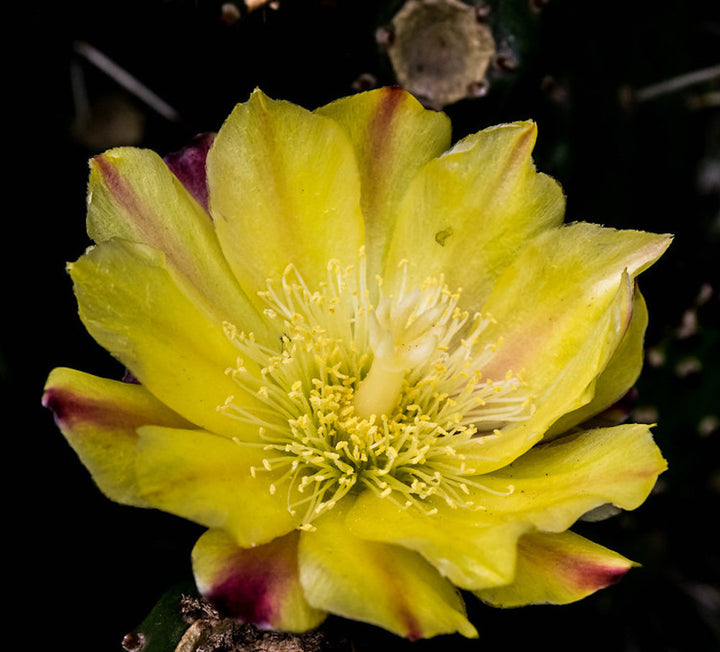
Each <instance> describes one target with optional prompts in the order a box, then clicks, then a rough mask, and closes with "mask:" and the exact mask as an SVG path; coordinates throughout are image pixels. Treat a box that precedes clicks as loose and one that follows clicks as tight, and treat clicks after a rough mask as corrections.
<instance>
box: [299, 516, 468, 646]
mask: <svg viewBox="0 0 720 652" xmlns="http://www.w3.org/2000/svg"><path fill="white" fill-rule="evenodd" d="M343 511H344V510H343V509H342V507H341V505H338V506H337V507H335V508H333V509H332V510H331V511H330V512H329V513H328V514H326V515H325V516H324V517H321V518H320V519H318V520H316V521H315V522H314V524H315V525H316V526H317V529H316V530H315V531H313V532H303V533H302V534H301V537H300V548H299V550H300V556H299V559H300V581H301V583H302V586H303V589H304V590H305V595H306V597H307V599H308V601H309V602H310V604H312V605H313V606H315V607H316V608H318V609H322V610H325V611H328V612H331V613H334V614H337V615H340V616H343V617H346V618H352V619H354V620H360V621H363V622H368V623H372V624H374V625H379V626H380V627H384V628H385V629H387V630H389V631H391V632H394V633H395V634H398V635H399V636H405V637H407V638H410V639H413V640H416V639H420V638H430V637H431V636H435V635H438V634H450V633H454V632H459V633H461V634H462V635H463V636H468V637H474V636H477V632H476V631H475V628H474V627H473V626H472V625H471V624H470V622H469V621H468V620H467V618H466V617H465V606H464V603H463V601H462V598H461V597H460V595H459V594H458V593H457V591H456V590H455V588H454V587H453V586H452V584H450V583H449V582H448V581H447V580H446V579H444V578H442V577H441V576H440V574H439V573H438V572H437V571H436V570H435V569H434V568H433V567H432V566H431V565H430V564H428V563H427V562H426V561H425V560H424V559H423V558H422V557H421V556H420V555H419V554H417V553H416V552H413V551H412V550H407V549H405V548H402V547H399V546H392V545H388V544H384V543H377V542H374V541H367V540H363V539H361V538H358V537H356V536H353V534H351V533H350V532H349V531H348V529H347V526H346V524H345V519H344V513H343Z"/></svg>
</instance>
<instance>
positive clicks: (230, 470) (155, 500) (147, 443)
mask: <svg viewBox="0 0 720 652" xmlns="http://www.w3.org/2000/svg"><path fill="white" fill-rule="evenodd" d="M266 456H267V453H266V452H265V451H264V449H263V446H255V445H250V444H241V443H238V442H236V441H233V440H232V439H228V438H227V437H221V436H218V435H214V434H212V433H210V432H207V431H204V430H181V429H173V428H161V427H155V426H147V427H143V428H139V429H138V445H137V463H136V473H137V482H138V487H139V493H140V495H141V496H142V497H143V498H145V499H146V500H147V501H148V502H149V503H151V504H152V505H154V506H155V507H157V508H159V509H162V510H164V511H166V512H170V513H171V514H176V515H177V516H182V517H183V518H187V519H189V520H191V521H195V522H196V523H200V524H201V525H205V526H206V527H210V528H218V529H222V530H224V531H226V532H227V533H229V534H230V535H231V536H232V537H233V539H234V540H235V542H236V543H237V545H239V546H243V547H251V546H255V545H259V544H261V543H266V542H267V541H270V540H271V539H274V538H275V537H278V536H282V535H284V534H287V533H288V532H290V531H291V530H293V529H295V528H296V527H297V526H298V525H299V524H300V521H299V519H297V518H295V517H294V516H292V515H291V513H290V511H289V509H288V497H287V495H285V494H284V493H281V492H277V493H275V492H273V491H272V489H271V483H272V482H273V481H276V480H277V479H278V477H279V475H280V472H273V471H266V470H264V468H263V459H264V457H266ZM255 469H259V471H258V472H257V473H256V472H255Z"/></svg>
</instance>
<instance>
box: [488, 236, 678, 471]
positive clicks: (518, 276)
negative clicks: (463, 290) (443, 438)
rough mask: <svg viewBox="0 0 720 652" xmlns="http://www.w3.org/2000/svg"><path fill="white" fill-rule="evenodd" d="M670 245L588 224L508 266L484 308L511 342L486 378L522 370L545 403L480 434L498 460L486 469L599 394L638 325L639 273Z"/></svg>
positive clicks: (548, 239)
mask: <svg viewBox="0 0 720 652" xmlns="http://www.w3.org/2000/svg"><path fill="white" fill-rule="evenodd" d="M669 243H670V238H669V237H668V236H663V235H655V234H651V233H643V232H640V231H617V230H615V229H606V228H603V227H600V226H597V225H594V224H586V223H578V224H572V225H568V226H563V227H560V228H557V229H553V230H551V231H547V232H545V233H543V234H541V235H540V236H538V237H537V238H536V239H535V240H534V241H533V242H532V243H531V244H530V245H528V246H527V247H526V248H525V249H524V250H523V251H522V253H521V254H520V255H519V256H518V257H517V258H516V260H515V261H514V262H513V263H512V264H511V265H510V267H508V268H507V270H506V271H505V273H504V274H503V276H502V278H501V279H500V280H499V281H498V283H497V284H496V286H495V288H494V289H493V292H492V295H491V296H490V298H489V299H488V301H487V302H486V304H485V306H484V308H483V312H485V313H488V314H490V315H491V316H492V317H493V318H494V321H493V323H491V324H490V325H489V326H488V327H487V328H486V330H485V331H484V332H483V337H486V338H487V339H488V341H489V342H502V345H501V346H499V347H498V348H497V350H496V351H495V353H494V355H493V357H492V358H491V360H490V362H489V363H488V364H487V365H486V366H485V367H484V368H483V374H484V375H485V376H486V377H489V378H495V379H497V378H504V377H505V375H506V374H507V373H508V371H510V370H511V371H513V372H514V373H516V374H521V375H522V378H523V382H524V388H523V391H525V392H527V394H528V395H529V396H530V398H531V400H532V402H533V404H534V406H535V408H536V409H535V412H534V414H533V415H532V416H531V417H530V418H529V419H527V420H525V421H522V422H520V423H518V424H516V425H515V426H512V427H510V428H507V429H505V430H504V431H503V432H502V435H501V436H499V437H489V438H481V439H479V440H478V441H479V442H480V446H482V448H483V449H484V455H485V457H486V458H487V459H488V462H487V464H485V465H482V466H481V467H478V469H480V468H482V470H483V471H484V472H486V471H490V470H492V468H500V467H501V466H504V465H505V464H507V463H509V462H510V461H512V459H513V457H512V456H513V455H518V454H520V453H522V452H524V450H527V449H528V448H529V447H530V446H531V445H532V444H533V443H534V442H535V441H537V440H538V439H539V438H540V437H541V436H542V435H543V434H544V433H545V432H546V431H547V429H548V428H549V427H550V426H551V425H552V424H553V423H554V422H555V421H557V420H558V419H559V418H560V417H562V416H563V415H565V414H568V413H569V412H572V411H574V410H577V409H578V408H580V407H582V406H583V405H585V404H587V403H589V402H590V401H591V400H592V399H593V396H594V393H595V390H596V380H597V378H598V376H599V375H600V374H601V373H602V372H603V370H604V369H605V368H606V366H607V364H608V362H609V360H610V359H611V358H612V356H613V354H614V353H615V351H616V350H617V348H618V346H619V345H620V342H621V341H622V339H623V338H624V336H625V334H626V332H627V330H628V327H629V324H630V323H631V318H632V307H633V285H632V279H633V278H634V277H635V276H637V274H639V273H641V272H642V271H643V270H644V269H646V268H647V267H649V266H650V265H651V264H652V263H653V262H654V261H655V260H657V258H659V257H660V255H661V254H662V253H663V251H664V250H665V249H666V248H667V246H668V245H669ZM493 465H494V466H493Z"/></svg>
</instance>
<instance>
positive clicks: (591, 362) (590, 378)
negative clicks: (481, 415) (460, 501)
mask: <svg viewBox="0 0 720 652" xmlns="http://www.w3.org/2000/svg"><path fill="white" fill-rule="evenodd" d="M631 311H632V286H631V284H630V278H629V276H628V275H627V274H626V273H623V274H621V275H620V282H619V287H618V289H617V292H616V294H615V296H614V297H613V298H612V300H611V301H610V304H609V306H608V307H607V308H606V309H605V311H604V312H603V313H602V314H601V315H599V316H598V317H597V318H596V319H595V320H594V321H590V320H588V323H581V324H580V325H579V326H578V328H586V329H587V331H586V334H585V338H584V341H582V342H579V343H577V346H578V348H577V349H576V350H574V351H573V350H572V349H570V350H566V351H565V352H564V353H565V355H564V356H561V355H558V356H557V357H554V356H553V354H554V350H553V349H552V348H551V349H549V350H544V349H543V348H542V344H541V343H538V344H536V343H535V342H533V341H532V340H531V339H525V340H522V339H520V340H518V341H519V342H525V345H526V346H527V347H528V348H532V347H533V346H540V350H539V351H538V353H537V356H538V358H541V362H538V363H534V364H537V365H542V364H546V365H547V369H545V368H543V367H539V368H538V367H533V368H532V369H531V370H526V369H525V368H522V369H521V372H522V375H523V378H524V379H528V376H529V379H528V380H526V386H525V387H523V388H522V389H521V391H523V392H525V393H527V394H528V397H529V400H530V401H531V403H532V406H533V411H532V412H531V414H530V415H529V417H527V418H525V419H524V420H521V421H518V422H516V423H514V424H511V425H509V426H506V427H505V428H503V429H502V430H501V431H498V432H494V433H492V434H490V433H486V434H484V435H483V436H480V437H477V438H476V439H475V440H474V444H475V448H474V450H473V449H471V448H468V449H467V450H464V451H463V453H464V454H465V456H466V458H465V459H466V463H467V464H468V466H470V468H472V469H474V472H475V473H478V474H479V473H488V472H490V471H493V470H495V469H499V468H502V467H504V466H506V465H507V464H510V462H512V461H513V460H514V459H516V458H517V457H518V456H519V455H521V454H522V453H524V452H525V451H527V450H528V449H530V447H531V446H533V445H534V444H535V443H537V442H538V441H540V440H541V439H542V438H543V436H544V434H545V433H546V432H547V429H548V427H549V426H550V425H551V424H553V423H554V422H555V421H556V420H557V419H558V417H559V416H561V415H564V414H566V413H567V412H569V411H572V410H575V409H576V408H578V407H580V406H582V405H585V404H586V403H588V402H589V401H590V400H591V399H592V396H593V390H594V381H595V378H596V377H597V375H598V374H599V373H600V370H602V369H603V368H604V366H605V365H606V363H607V360H608V358H609V357H610V355H611V354H612V352H613V351H614V350H615V349H616V348H617V343H618V342H619V341H620V340H621V339H622V338H623V336H624V333H625V332H626V330H627V325H628V323H629V321H630V319H631ZM576 319H577V320H578V322H580V320H581V317H580V316H579V315H578V316H577V317H576ZM568 327H569V328H572V324H569V325H568ZM568 340H571V334H569V335H568ZM556 344H557V345H558V346H562V345H563V344H564V342H562V340H561V339H560V341H559V343H556ZM510 346H512V345H511V344H510V343H508V342H506V343H504V344H503V345H502V346H500V347H499V348H498V349H497V351H496V354H495V358H494V359H492V360H491V361H490V364H489V365H487V366H486V367H484V368H483V372H484V373H485V374H486V375H487V376H488V377H489V378H494V379H497V378H502V375H501V374H504V373H506V372H507V370H508V366H509V365H510V364H512V363H509V362H506V361H505V360H506V357H505V356H506V355H507V353H508V351H507V349H508V347H510ZM560 352H562V349H559V353H560ZM498 360H500V361H501V363H498V362H497V361H498ZM493 365H494V367H493ZM505 365H508V366H505ZM509 368H510V369H512V370H513V372H516V373H517V372H518V370H517V369H516V368H514V367H509ZM530 372H532V374H531V373H530ZM545 372H547V373H545ZM553 374H554V375H553ZM543 382H545V383H547V384H546V386H543Z"/></svg>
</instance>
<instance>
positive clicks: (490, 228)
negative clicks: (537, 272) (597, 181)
mask: <svg viewBox="0 0 720 652" xmlns="http://www.w3.org/2000/svg"><path fill="white" fill-rule="evenodd" d="M536 133H537V130H536V127H535V125H534V124H533V123H529V122H521V123H514V124H508V125H501V126H498V127H492V128H490V129H485V130H483V131H481V132H479V133H477V134H474V135H472V136H468V137H467V138H465V139H463V140H461V141H460V142H459V143H457V144H456V145H455V146H454V147H453V148H452V149H451V150H450V151H448V152H447V153H446V154H444V155H442V156H440V157H439V158H437V159H435V160H433V161H431V162H430V163H428V164H427V165H426V166H425V167H423V168H422V169H421V170H420V172H419V173H418V174H417V175H416V177H415V178H414V179H413V181H412V183H411V184H410V187H409V189H408V192H407V194H406V196H405V198H404V200H403V202H402V204H401V206H400V208H399V214H398V218H397V224H396V227H395V232H394V233H393V236H392V244H391V247H390V252H389V254H388V257H387V266H386V269H385V272H384V277H385V279H386V280H387V282H388V284H389V285H390V287H393V284H394V283H397V282H399V281H398V276H399V274H400V272H399V271H398V270H397V264H398V263H399V262H400V261H401V260H403V259H405V260H407V261H408V262H407V271H406V273H407V275H408V279H407V280H408V282H409V283H410V287H412V286H419V285H420V284H422V282H423V281H424V280H425V279H426V278H427V277H428V276H436V277H438V276H440V274H444V276H445V281H446V282H447V283H448V285H449V286H450V289H451V290H453V291H454V290H456V289H458V288H460V287H462V288H463V305H464V307H465V308H466V309H467V310H470V311H471V312H474V311H476V310H478V309H479V307H480V306H481V305H482V303H483V302H484V301H485V299H486V298H487V297H488V295H489V293H490V290H491V288H492V286H493V284H494V283H495V281H496V280H497V278H498V277H499V276H500V274H501V273H502V272H503V270H504V269H505V268H506V267H507V266H508V265H509V264H510V262H511V261H512V260H513V258H514V257H515V256H516V255H517V253H518V251H519V250H520V249H521V248H522V247H523V246H524V245H525V244H526V243H527V241H528V240H529V239H531V238H532V237H533V236H535V235H536V234H538V233H542V232H543V231H545V230H546V229H549V228H551V227H554V226H556V225H558V224H559V223H560V222H561V221H562V218H563V212H564V208H565V202H564V197H563V194H562V191H561V190H560V187H559V186H558V184H557V183H556V182H555V181H554V180H553V179H551V178H550V177H547V176H545V175H544V174H538V173H537V172H536V171H535V168H534V166H533V163H532V160H531V157H530V154H531V152H532V148H533V146H534V144H535V138H536Z"/></svg>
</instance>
